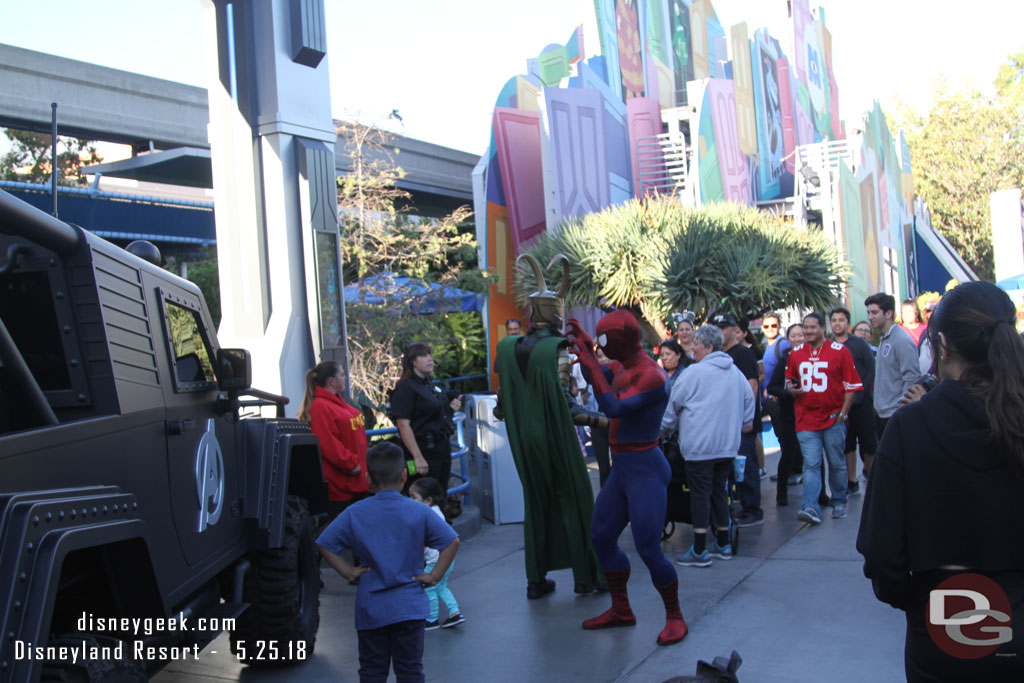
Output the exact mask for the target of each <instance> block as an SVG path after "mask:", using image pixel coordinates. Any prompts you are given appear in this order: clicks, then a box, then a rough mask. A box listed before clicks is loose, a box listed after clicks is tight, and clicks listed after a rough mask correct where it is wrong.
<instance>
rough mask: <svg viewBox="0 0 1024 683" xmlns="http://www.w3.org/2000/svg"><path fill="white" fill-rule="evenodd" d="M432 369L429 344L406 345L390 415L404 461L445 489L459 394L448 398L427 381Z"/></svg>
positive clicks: (460, 398) (450, 469)
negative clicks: (410, 461)
mask: <svg viewBox="0 0 1024 683" xmlns="http://www.w3.org/2000/svg"><path fill="white" fill-rule="evenodd" d="M433 372H434V359H433V357H432V356H431V352H430V347H429V346H427V345H426V344H423V343H421V342H417V343H415V344H410V345H409V346H408V347H406V349H405V354H404V355H403V357H402V376H401V378H400V379H399V381H398V384H396V385H395V388H394V391H392V392H391V418H392V419H393V420H394V421H395V426H396V427H398V435H399V437H401V440H402V447H403V448H404V449H405V454H406V460H412V461H413V462H414V463H415V466H416V471H415V474H417V475H420V476H423V475H427V474H429V475H430V476H431V477H433V478H434V479H436V480H437V482H438V483H439V484H441V488H443V489H444V490H445V491H447V490H448V478H449V476H450V475H451V471H452V446H451V440H450V437H451V435H452V433H453V432H454V425H453V424H452V416H453V414H454V413H455V411H457V410H459V409H460V408H462V397H461V396H455V397H449V396H448V395H447V394H446V393H445V392H444V391H442V390H441V387H439V386H437V385H436V384H434V383H433V382H431V381H430V376H431V374H433Z"/></svg>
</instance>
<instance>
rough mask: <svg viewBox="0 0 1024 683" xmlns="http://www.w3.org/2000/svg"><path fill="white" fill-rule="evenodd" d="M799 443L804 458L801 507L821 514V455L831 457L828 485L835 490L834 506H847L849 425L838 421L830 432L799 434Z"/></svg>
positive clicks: (827, 430) (833, 496)
mask: <svg viewBox="0 0 1024 683" xmlns="http://www.w3.org/2000/svg"><path fill="white" fill-rule="evenodd" d="M796 440H797V441H799V442H800V450H801V451H802V452H803V456H804V491H803V501H802V502H801V507H802V508H803V509H807V508H811V509H813V510H815V511H817V512H818V513H819V514H820V513H821V508H820V507H818V496H819V495H820V494H821V453H822V451H823V450H824V452H825V456H826V457H827V458H828V485H829V488H830V489H832V502H833V504H842V505H845V504H846V486H847V481H846V455H845V454H844V453H843V449H844V448H845V447H846V423H845V422H837V423H836V424H834V425H832V426H831V427H829V428H827V429H821V430H818V431H807V432H797V433H796Z"/></svg>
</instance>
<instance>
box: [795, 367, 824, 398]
mask: <svg viewBox="0 0 1024 683" xmlns="http://www.w3.org/2000/svg"><path fill="white" fill-rule="evenodd" d="M826 368H828V361H824V360H808V361H804V362H803V363H801V364H800V365H799V367H798V368H797V370H798V371H799V373H800V391H813V392H816V393H823V392H825V391H827V390H828V375H826V374H825V372H824V371H825V369H826Z"/></svg>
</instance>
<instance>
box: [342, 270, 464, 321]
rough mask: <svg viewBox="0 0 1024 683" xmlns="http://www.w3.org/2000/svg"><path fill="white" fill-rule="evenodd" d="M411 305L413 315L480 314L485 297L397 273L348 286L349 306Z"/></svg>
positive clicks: (370, 278) (379, 275)
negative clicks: (445, 312) (402, 303)
mask: <svg viewBox="0 0 1024 683" xmlns="http://www.w3.org/2000/svg"><path fill="white" fill-rule="evenodd" d="M397 301H408V302H409V310H410V311H411V312H412V313H419V314H425V313H435V312H437V311H438V309H443V310H445V311H480V310H482V309H483V296H482V295H480V294H474V293H473V292H468V291H466V290H464V289H458V288H456V287H446V286H444V285H440V284H438V283H436V282H426V281H424V280H420V279H418V278H411V277H408V276H406V275H398V274H397V273H391V272H383V273H378V274H377V275H371V276H370V277H367V278H363V280H361V281H360V282H359V283H353V284H350V285H345V303H346V304H359V303H361V304H370V305H372V306H383V305H385V304H388V303H394V302H397Z"/></svg>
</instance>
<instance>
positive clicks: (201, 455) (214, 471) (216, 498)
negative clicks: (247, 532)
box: [196, 418, 224, 533]
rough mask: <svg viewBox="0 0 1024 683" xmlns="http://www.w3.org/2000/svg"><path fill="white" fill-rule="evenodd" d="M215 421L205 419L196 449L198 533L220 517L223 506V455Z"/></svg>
mask: <svg viewBox="0 0 1024 683" xmlns="http://www.w3.org/2000/svg"><path fill="white" fill-rule="evenodd" d="M215 427H216V423H215V422H214V420H213V418H210V419H209V420H207V421H206V433H205V434H203V438H201V439H199V447H198V448H197V449H196V494H197V495H198V497H199V527H198V528H197V529H196V531H198V532H199V533H202V532H203V531H205V530H206V527H208V526H212V525H214V524H216V523H217V521H218V520H219V519H220V513H221V510H222V509H223V508H224V456H223V454H222V453H221V451H220V443H219V442H218V441H217V432H216V429H215Z"/></svg>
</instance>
